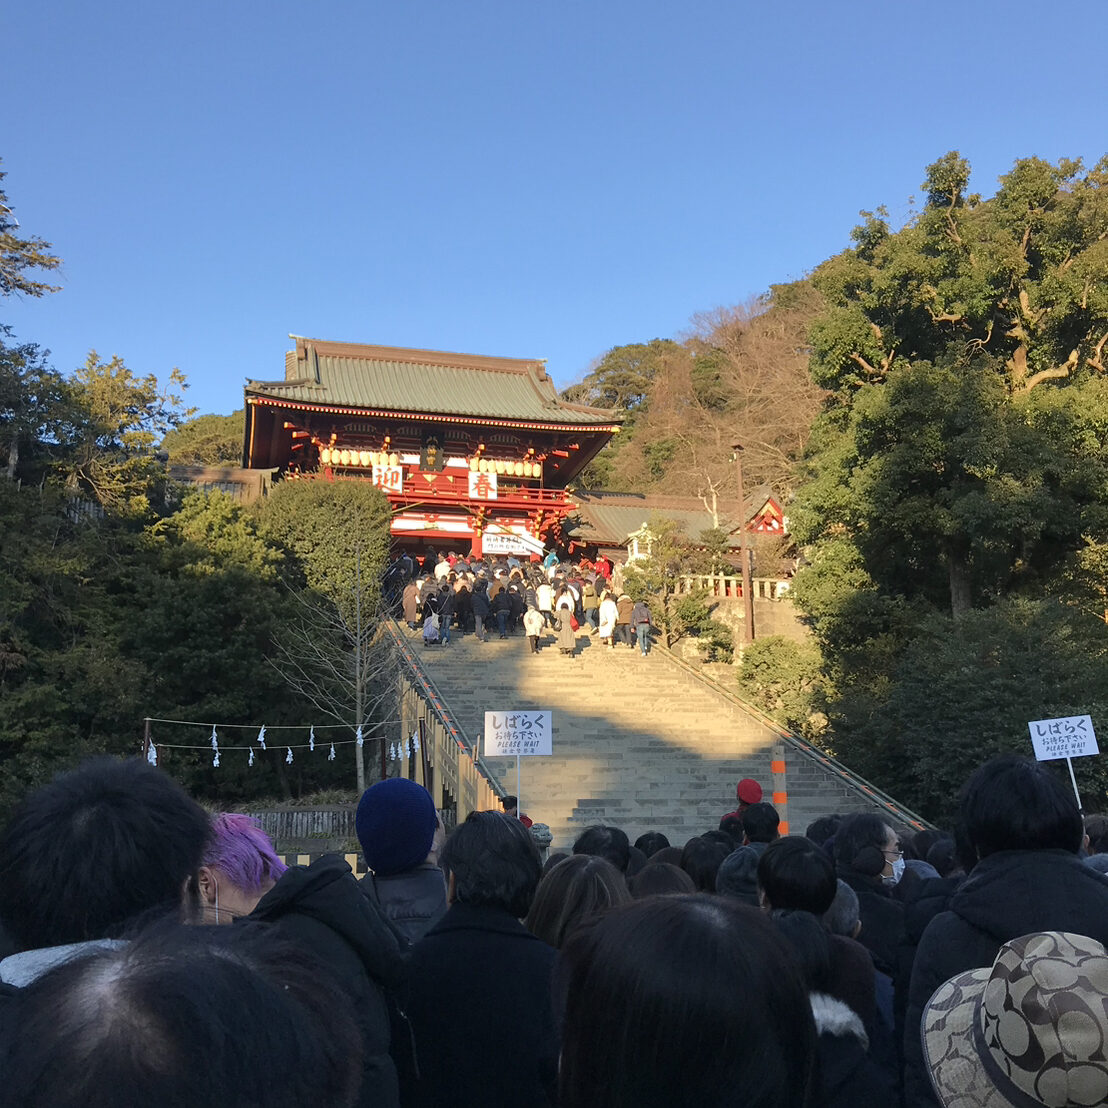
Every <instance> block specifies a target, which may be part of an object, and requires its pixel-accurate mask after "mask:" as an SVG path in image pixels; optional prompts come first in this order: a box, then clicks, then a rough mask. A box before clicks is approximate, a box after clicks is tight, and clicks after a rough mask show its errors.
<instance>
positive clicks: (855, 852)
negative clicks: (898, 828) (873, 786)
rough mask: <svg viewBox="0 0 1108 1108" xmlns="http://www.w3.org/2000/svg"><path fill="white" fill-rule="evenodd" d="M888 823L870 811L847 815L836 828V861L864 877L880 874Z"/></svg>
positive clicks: (839, 865) (882, 866)
mask: <svg viewBox="0 0 1108 1108" xmlns="http://www.w3.org/2000/svg"><path fill="white" fill-rule="evenodd" d="M888 837H889V825H888V824H887V823H886V822H885V821H884V820H883V819H882V818H881V817H880V816H878V815H874V814H873V813H872V812H856V813H855V814H854V815H850V816H847V817H846V818H845V819H844V820H843V821H842V823H841V824H840V825H839V829H838V831H836V832H835V864H836V865H837V866H838V867H839V868H840V869H846V870H854V871H856V872H857V873H860V874H862V875H863V876H865V877H879V876H880V875H881V871H882V870H883V869H884V868H885V862H886V858H885V855H884V853H883V850H884V846H885V843H886V841H887V840H888Z"/></svg>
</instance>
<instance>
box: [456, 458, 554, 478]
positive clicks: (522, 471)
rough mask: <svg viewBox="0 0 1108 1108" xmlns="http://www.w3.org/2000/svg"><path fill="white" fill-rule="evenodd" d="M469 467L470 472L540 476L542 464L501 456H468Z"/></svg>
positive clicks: (506, 475)
mask: <svg viewBox="0 0 1108 1108" xmlns="http://www.w3.org/2000/svg"><path fill="white" fill-rule="evenodd" d="M469 468H470V472H471V473H499V474H501V475H502V476H505V477H508V476H511V475H513V474H514V475H515V476H516V477H541V476H542V464H541V463H540V462H532V461H526V462H513V461H505V460H504V459H503V458H470V459H469Z"/></svg>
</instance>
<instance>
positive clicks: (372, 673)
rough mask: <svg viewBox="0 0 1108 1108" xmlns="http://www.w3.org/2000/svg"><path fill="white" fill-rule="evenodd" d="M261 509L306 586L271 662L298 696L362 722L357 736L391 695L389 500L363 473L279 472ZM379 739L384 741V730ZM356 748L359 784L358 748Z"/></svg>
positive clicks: (394, 670) (386, 709)
mask: <svg viewBox="0 0 1108 1108" xmlns="http://www.w3.org/2000/svg"><path fill="white" fill-rule="evenodd" d="M260 513H261V514H260V519H261V525H262V529H263V533H264V534H265V535H267V536H268V537H269V538H270V539H271V540H275V541H277V542H279V543H281V544H282V545H283V546H285V547H286V548H287V549H289V550H290V551H292V552H294V554H295V556H296V558H297V560H298V561H299V563H300V565H301V567H302V569H303V572H304V575H305V578H306V581H307V584H308V586H309V588H308V591H306V592H305V593H303V594H300V595H298V596H297V598H296V602H297V607H298V611H297V612H296V613H295V618H294V620H293V622H292V624H291V625H290V627H289V628H288V630H287V631H286V633H285V634H284V635H283V636H282V637H281V639H280V640H279V641H278V650H279V657H278V658H277V660H276V663H275V664H276V668H277V670H278V671H279V672H280V673H281V675H282V676H283V678H284V680H285V681H286V683H287V684H288V685H289V687H290V688H292V689H294V690H295V691H296V692H297V693H298V695H300V696H302V697H304V698H305V699H307V700H309V701H310V702H311V703H312V704H313V705H314V706H315V707H316V708H317V709H318V710H319V711H321V712H323V713H325V714H326V715H328V716H330V717H331V718H332V719H334V720H336V721H337V722H339V723H345V724H348V725H349V726H350V727H351V730H352V733H355V732H356V730H357V729H361V730H362V734H363V740H364V739H365V738H368V737H369V735H368V734H367V733H366V732H367V731H372V730H373V729H374V727H375V725H376V723H377V722H380V721H381V720H382V719H385V718H389V717H391V716H393V715H394V714H395V713H394V711H393V709H394V708H395V706H396V704H397V702H398V701H397V692H398V679H399V666H398V659H397V656H396V651H395V650H394V648H393V644H392V640H391V638H390V637H389V635H388V634H387V633H386V630H385V627H384V618H385V614H386V613H385V611H384V602H383V599H382V596H381V587H380V586H381V578H382V575H383V573H384V569H385V565H386V562H387V559H388V550H389V534H390V522H391V515H390V511H389V503H388V500H387V499H386V497H385V496H384V494H383V493H382V492H381V491H380V490H378V489H376V488H374V487H373V486H372V485H370V484H369V483H368V482H365V481H337V482H334V483H328V482H320V481H285V482H282V483H281V484H279V485H278V486H277V487H276V488H275V489H274V490H273V492H272V493H271V494H270V496H269V497H268V498H267V499H266V500H265V501H264V502H263V504H262V506H261V509H260ZM377 738H378V742H379V743H380V744H381V746H382V747H383V744H384V742H385V737H384V734H383V733H382V734H381V735H379V736H378V737H377ZM354 753H355V769H356V774H357V786H358V788H359V789H364V788H365V783H366V778H365V764H364V761H363V758H362V749H355V752H354Z"/></svg>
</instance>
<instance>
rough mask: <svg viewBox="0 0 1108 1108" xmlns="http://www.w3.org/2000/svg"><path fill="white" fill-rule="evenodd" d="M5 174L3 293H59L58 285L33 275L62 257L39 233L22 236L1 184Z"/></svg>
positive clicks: (0, 216)
mask: <svg viewBox="0 0 1108 1108" xmlns="http://www.w3.org/2000/svg"><path fill="white" fill-rule="evenodd" d="M6 176H7V174H6V173H4V172H3V171H2V170H0V296H12V295H13V294H14V295H22V296H44V295H45V294H46V293H48V292H57V291H58V286H57V285H47V284H45V283H43V282H42V281H36V280H34V278H33V277H32V276H31V274H33V273H34V272H35V271H36V270H47V271H49V270H54V269H57V268H58V267H59V266H60V265H61V264H62V260H61V258H57V257H55V256H54V255H53V254H51V253H50V250H51V246H50V243H48V242H46V241H44V240H43V239H40V238H39V237H38V236H36V235H30V236H27V237H22V236H21V235H20V233H19V232H20V227H19V220H18V219H16V218H15V212H14V211H13V210H12V208H11V206H10V205H9V204H8V197H7V194H6V193H5V192H4V189H3V187H2V184H3V180H4V178H5V177H6Z"/></svg>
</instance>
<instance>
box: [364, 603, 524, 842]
mask: <svg viewBox="0 0 1108 1108" xmlns="http://www.w3.org/2000/svg"><path fill="white" fill-rule="evenodd" d="M386 626H387V627H388V630H389V633H390V634H391V635H392V638H393V641H394V642H395V643H396V648H397V650H398V651H399V653H400V657H401V658H402V659H403V662H404V665H403V666H402V667H401V689H400V734H401V747H402V748H403V749H404V752H405V755H406V756H405V757H402V758H401V759H400V763H399V770H400V772H399V776H401V777H407V778H409V779H410V780H412V781H418V782H419V783H420V784H421V785H423V786H424V788H426V789H427V791H428V792H429V793H430V794H431V796H432V797H433V798H434V801H435V807H436V808H438V809H439V810H440V811H441V812H442V817H443V823H444V824H446V827H447V830H450V829H451V828H452V827H453V825H454V823H455V822H459V823H460V822H461V821H462V820H464V819H465V818H466V816H468V815H469V813H470V812H483V811H489V810H490V809H495V810H496V811H499V810H500V797H501V796H503V795H505V794H504V790H503V789H501V788H500V786H499V785H498V784H497V782H496V780H495V778H494V777H493V776H492V774H491V773H490V772H489V770H488V767H487V766H486V765H485V763H484V761H483V760H482V758H481V755H480V753H479V752H478V750H477V746H476V744H475V743H474V742H472V741H471V740H470V738H469V736H468V735H466V733H465V731H464V730H463V729H462V726H461V724H460V723H458V721H457V720H456V719H455V718H454V716H453V715H452V714H451V712H450V709H449V708H448V707H447V704H446V702H445V701H444V700H443V698H442V696H441V695H440V693H439V691H438V689H437V688H435V684H434V682H433V681H432V680H431V678H430V677H429V676H428V675H427V673H426V671H425V670H424V668H423V666H421V665H420V663H419V659H418V657H417V656H416V652H415V651H414V650H413V649H412V643H411V640H410V639H409V638H408V637H407V636H406V635H405V634H404V632H403V631H402V630H401V629H400V626H399V624H397V623H396V622H395V620H390V621H389V622H388V624H387V625H386ZM413 736H419V738H418V746H419V749H418V750H416V749H415V746H416V743H413V741H412V739H413Z"/></svg>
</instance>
